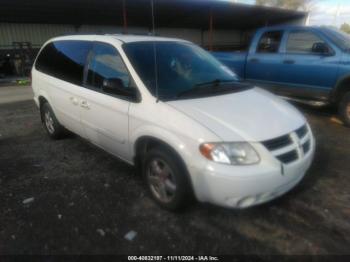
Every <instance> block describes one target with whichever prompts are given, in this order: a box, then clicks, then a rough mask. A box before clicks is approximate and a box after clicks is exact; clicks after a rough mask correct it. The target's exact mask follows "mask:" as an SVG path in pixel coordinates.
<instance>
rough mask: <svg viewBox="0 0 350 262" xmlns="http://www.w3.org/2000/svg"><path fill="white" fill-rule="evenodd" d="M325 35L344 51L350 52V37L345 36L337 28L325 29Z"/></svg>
mask: <svg viewBox="0 0 350 262" xmlns="http://www.w3.org/2000/svg"><path fill="white" fill-rule="evenodd" d="M324 30H325V31H326V33H327V35H328V36H329V37H330V38H331V39H332V41H334V42H335V44H336V45H337V46H339V47H340V48H341V49H343V50H344V51H347V52H349V51H350V35H349V34H346V33H344V32H342V31H340V30H338V29H337V28H332V27H325V28H324Z"/></svg>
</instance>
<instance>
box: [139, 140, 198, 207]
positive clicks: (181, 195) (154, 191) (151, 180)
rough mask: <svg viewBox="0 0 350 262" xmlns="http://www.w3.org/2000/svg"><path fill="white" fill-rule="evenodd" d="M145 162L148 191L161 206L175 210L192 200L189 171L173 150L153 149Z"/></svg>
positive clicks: (144, 173)
mask: <svg viewBox="0 0 350 262" xmlns="http://www.w3.org/2000/svg"><path fill="white" fill-rule="evenodd" d="M143 163H144V165H143V177H144V180H145V182H146V185H147V188H148V191H149V192H150V194H151V196H152V198H153V199H154V200H155V201H156V202H157V203H158V204H159V205H160V206H161V207H163V208H165V209H168V210H172V211H175V210H179V209H181V208H184V207H185V206H186V205H187V204H189V203H190V202H191V199H192V198H191V187H190V183H189V177H188V174H187V171H186V169H185V168H184V166H183V164H182V163H181V161H180V160H179V159H178V157H177V156H176V155H175V154H174V153H173V152H171V150H168V149H167V148H162V147H157V148H154V149H151V150H150V151H149V152H147V154H146V156H145V160H144V161H143Z"/></svg>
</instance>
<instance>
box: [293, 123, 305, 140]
mask: <svg viewBox="0 0 350 262" xmlns="http://www.w3.org/2000/svg"><path fill="white" fill-rule="evenodd" d="M295 133H296V134H297V136H298V137H299V138H303V137H304V136H305V135H306V134H307V126H306V125H304V126H302V127H301V128H299V129H297V130H296V131H295Z"/></svg>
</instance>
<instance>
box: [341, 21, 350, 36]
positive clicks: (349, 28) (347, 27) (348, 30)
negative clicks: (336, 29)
mask: <svg viewBox="0 0 350 262" xmlns="http://www.w3.org/2000/svg"><path fill="white" fill-rule="evenodd" d="M340 30H342V31H344V32H345V33H348V34H350V25H349V24H348V23H344V24H342V25H341V27H340Z"/></svg>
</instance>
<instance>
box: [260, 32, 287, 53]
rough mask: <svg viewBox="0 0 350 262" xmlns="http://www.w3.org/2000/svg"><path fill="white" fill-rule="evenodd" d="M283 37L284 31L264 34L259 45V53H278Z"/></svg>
mask: <svg viewBox="0 0 350 262" xmlns="http://www.w3.org/2000/svg"><path fill="white" fill-rule="evenodd" d="M282 36H283V32H282V31H271V32H266V33H264V34H263V35H262V37H261V38H260V41H259V43H258V47H257V52H258V53H277V52H278V50H279V47H280V45H281V40H282Z"/></svg>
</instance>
